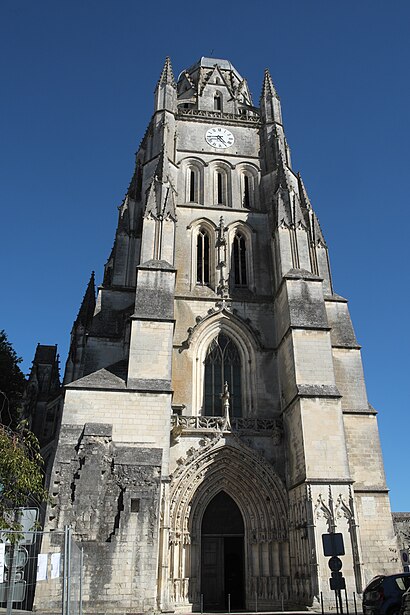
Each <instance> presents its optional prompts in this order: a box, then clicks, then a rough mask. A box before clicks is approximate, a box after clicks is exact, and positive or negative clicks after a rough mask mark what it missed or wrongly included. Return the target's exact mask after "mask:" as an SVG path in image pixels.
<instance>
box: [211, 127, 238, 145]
mask: <svg viewBox="0 0 410 615" xmlns="http://www.w3.org/2000/svg"><path fill="white" fill-rule="evenodd" d="M205 139H206V142H207V143H208V144H209V145H211V146H212V147H215V148H216V149H226V148H227V147H231V145H233V142H234V140H235V139H234V137H233V134H232V133H231V131H230V130H228V129H227V128H221V127H220V126H215V128H209V130H207V131H206V134H205Z"/></svg>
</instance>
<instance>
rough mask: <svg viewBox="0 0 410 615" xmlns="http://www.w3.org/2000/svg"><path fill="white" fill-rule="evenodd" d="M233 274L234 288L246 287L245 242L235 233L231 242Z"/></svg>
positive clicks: (243, 238)
mask: <svg viewBox="0 0 410 615" xmlns="http://www.w3.org/2000/svg"><path fill="white" fill-rule="evenodd" d="M233 273H234V276H233V277H234V284H235V286H246V285H247V284H248V277H247V273H246V240H245V237H244V236H243V235H242V234H241V233H236V235H235V238H234V240H233Z"/></svg>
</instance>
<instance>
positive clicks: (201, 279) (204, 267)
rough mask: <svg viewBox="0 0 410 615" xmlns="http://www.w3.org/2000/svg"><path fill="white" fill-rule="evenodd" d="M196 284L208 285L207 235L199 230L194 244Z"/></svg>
mask: <svg viewBox="0 0 410 615" xmlns="http://www.w3.org/2000/svg"><path fill="white" fill-rule="evenodd" d="M196 283H197V284H202V285H204V286H205V285H206V284H209V235H208V233H207V232H206V231H205V230H204V229H200V230H199V232H198V237H197V244H196Z"/></svg>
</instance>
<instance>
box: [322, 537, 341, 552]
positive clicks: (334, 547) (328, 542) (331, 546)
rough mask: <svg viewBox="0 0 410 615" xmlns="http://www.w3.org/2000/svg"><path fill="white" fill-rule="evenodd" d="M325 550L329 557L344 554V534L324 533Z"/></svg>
mask: <svg viewBox="0 0 410 615" xmlns="http://www.w3.org/2000/svg"><path fill="white" fill-rule="evenodd" d="M322 542H323V552H324V554H325V555H326V556H327V557H332V556H336V555H344V554H345V547H344V544H343V534H340V533H333V534H322Z"/></svg>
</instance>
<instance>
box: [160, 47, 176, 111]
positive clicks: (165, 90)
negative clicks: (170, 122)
mask: <svg viewBox="0 0 410 615" xmlns="http://www.w3.org/2000/svg"><path fill="white" fill-rule="evenodd" d="M176 88H177V86H176V83H175V79H174V73H173V71H172V66H171V60H170V59H169V57H166V58H165V64H164V68H163V69H162V73H161V76H160V78H159V81H158V84H157V87H156V88H155V111H164V110H165V111H170V112H171V113H175V112H176V110H177V90H176Z"/></svg>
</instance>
